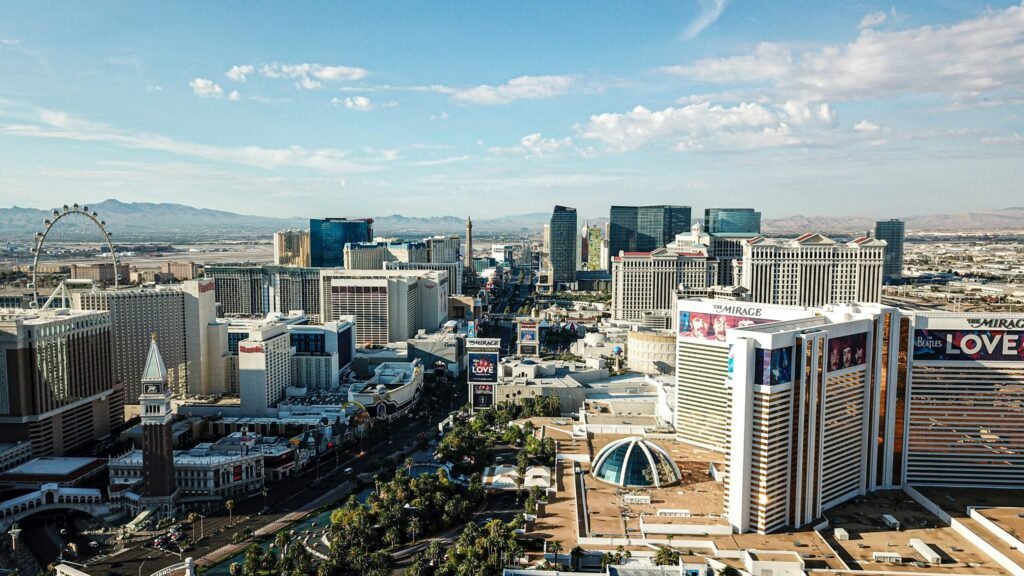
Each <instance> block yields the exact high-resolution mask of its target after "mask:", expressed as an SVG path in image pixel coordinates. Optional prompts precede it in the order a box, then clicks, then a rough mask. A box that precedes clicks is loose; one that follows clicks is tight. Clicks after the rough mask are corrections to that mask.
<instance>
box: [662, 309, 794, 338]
mask: <svg viewBox="0 0 1024 576" xmlns="http://www.w3.org/2000/svg"><path fill="white" fill-rule="evenodd" d="M769 322H775V320H769V319H767V318H753V317H750V316H733V315H730V314H714V313H710V312H691V311H689V310H687V311H682V312H680V313H679V337H680V338H694V339H697V340H717V341H719V342H725V339H726V337H727V336H728V334H729V330H730V329H732V328H744V327H747V326H755V325H757V324H767V323H769Z"/></svg>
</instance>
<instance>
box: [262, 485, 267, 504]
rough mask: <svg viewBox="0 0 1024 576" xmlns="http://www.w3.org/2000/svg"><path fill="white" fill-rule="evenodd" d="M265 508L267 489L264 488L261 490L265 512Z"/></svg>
mask: <svg viewBox="0 0 1024 576" xmlns="http://www.w3.org/2000/svg"><path fill="white" fill-rule="evenodd" d="M266 508H267V489H266V488H265V487H264V488H263V509H264V510H266Z"/></svg>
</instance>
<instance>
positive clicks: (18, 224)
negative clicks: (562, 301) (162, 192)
mask: <svg viewBox="0 0 1024 576" xmlns="http://www.w3.org/2000/svg"><path fill="white" fill-rule="evenodd" d="M88 207H89V210H90V211H95V212H97V213H98V214H99V217H100V218H102V219H103V220H104V221H105V222H106V225H107V229H108V230H109V231H110V232H111V234H113V236H114V238H115V239H121V240H128V239H132V240H140V239H171V238H179V239H181V238H189V237H195V238H224V237H230V236H245V237H252V236H265V235H267V234H271V233H273V232H276V231H278V230H282V229H285V228H300V229H303V228H308V227H309V219H308V218H269V217H265V216H249V215H244V214H236V213H234V212H226V211H223V210H209V209H206V208H194V207H192V206H185V205H182V204H173V203H159V204H156V203H149V202H121V201H119V200H104V201H103V202H98V203H95V204H88ZM46 218H50V211H49V210H39V209H36V208H22V207H19V206H13V207H11V208H0V230H2V231H3V233H4V236H5V238H4V239H5V240H6V239H17V238H22V239H26V238H31V237H32V235H33V234H35V233H36V232H37V231H39V230H41V229H42V226H43V220H45V219H46ZM548 218H549V215H548V214H545V213H533V214H519V215H512V216H504V217H501V218H492V219H479V220H474V221H473V230H474V231H475V232H478V233H481V232H482V233H486V232H518V231H520V230H522V229H524V228H525V229H529V230H536V229H537V228H540V227H541V226H542V225H543V223H545V222H547V219H548ZM465 227H466V220H465V218H464V217H458V216H430V217H413V216H402V215H400V214H393V215H390V216H378V217H374V232H375V233H377V234H409V235H413V234H442V233H458V232H462V231H464V230H465ZM74 228H75V229H80V230H84V232H83V235H84V236H85V237H86V238H88V237H89V234H90V233H91V230H88V229H86V228H83V227H82V226H81V224H80V225H78V226H75V227H74ZM73 236H74V233H73V232H72V233H70V234H68V235H67V237H69V238H70V237H73Z"/></svg>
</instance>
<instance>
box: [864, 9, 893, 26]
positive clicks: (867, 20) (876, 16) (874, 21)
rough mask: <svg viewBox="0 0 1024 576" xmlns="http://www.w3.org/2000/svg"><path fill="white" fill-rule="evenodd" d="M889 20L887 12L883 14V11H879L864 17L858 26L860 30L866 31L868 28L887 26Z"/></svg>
mask: <svg viewBox="0 0 1024 576" xmlns="http://www.w3.org/2000/svg"><path fill="white" fill-rule="evenodd" d="M888 19H889V15H888V14H886V13H885V12H882V11H881V10H879V11H878V12H871V13H869V14H865V15H864V17H863V18H861V20H860V24H858V25H857V28H858V29H860V30H864V29H867V28H875V27H877V26H881V25H882V24H885V21H886V20H888Z"/></svg>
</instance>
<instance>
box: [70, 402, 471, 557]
mask: <svg viewBox="0 0 1024 576" xmlns="http://www.w3.org/2000/svg"><path fill="white" fill-rule="evenodd" d="M455 391H456V393H457V396H452V395H449V396H451V399H450V400H446V401H445V402H443V403H442V406H441V407H440V408H435V409H434V410H432V412H431V414H430V415H429V419H428V417H427V416H423V417H419V418H403V419H401V420H398V421H397V422H394V423H392V424H390V425H388V427H387V429H386V430H385V435H384V438H383V439H381V440H379V441H375V443H374V444H372V445H369V446H364V448H365V453H364V454H362V455H358V454H355V455H349V457H348V458H346V457H345V456H342V457H341V458H340V459H339V462H338V464H337V465H336V466H331V464H330V460H329V459H328V465H327V466H322V467H321V474H322V477H321V478H322V479H321V482H319V483H315V482H313V481H314V480H315V477H316V471H315V467H311V468H310V469H308V470H305V471H304V473H303V474H301V475H298V476H293V477H291V478H288V479H285V480H283V481H281V482H278V483H275V484H270V485H268V492H269V493H268V495H267V498H266V505H267V507H268V508H269V509H270V511H269V512H268V513H267V514H265V515H259V514H258V512H259V511H260V509H262V508H263V498H262V497H260V496H256V497H253V498H250V499H248V500H245V501H241V502H239V503H238V505H237V506H236V507H235V510H234V514H233V525H231V526H230V527H229V525H228V524H229V515H228V513H227V511H226V510H222V511H219V512H215V513H213V514H211V515H210V516H208V517H207V518H206V519H205V520H203V521H202V523H201V524H202V525H201V526H200V523H197V526H196V528H197V531H198V530H199V529H200V528H201V529H202V532H203V533H204V534H205V536H206V537H205V538H204V539H203V540H202V542H200V544H199V545H198V546H196V547H195V548H194V549H187V550H185V552H184V553H183V554H182V555H181V557H182V558H184V557H185V556H191V557H193V558H197V559H198V558H201V557H203V556H205V555H207V554H209V553H210V552H213V551H214V550H217V549H220V548H223V547H224V546H227V545H228V544H230V543H231V536H232V534H234V533H236V532H237V533H242V532H244V531H245V529H246V528H249V529H252V530H253V531H256V530H258V529H259V528H260V527H262V526H265V525H267V524H270V523H271V522H274V521H277V520H279V519H281V518H282V517H283V516H285V515H287V514H289V513H291V512H294V511H295V510H297V509H299V508H302V507H304V506H305V505H306V504H308V503H309V502H312V501H313V500H315V499H317V498H320V497H322V496H323V495H324V494H326V493H327V492H329V491H331V490H333V489H334V488H336V487H337V486H338V485H339V484H341V483H342V482H344V481H345V479H346V478H343V477H342V475H341V473H340V471H341V470H343V469H345V468H346V467H351V468H352V469H353V474H354V475H358V474H362V473H367V472H375V471H377V470H378V469H379V467H380V464H381V461H382V460H383V459H384V458H387V457H388V456H391V455H394V454H396V453H398V452H399V450H400V449H401V448H402V447H404V446H408V445H409V444H411V443H412V442H414V441H415V439H416V436H417V435H418V434H420V433H421V432H426V431H427V430H429V429H430V428H431V427H432V426H435V425H436V424H437V423H438V422H439V421H440V420H442V419H443V418H444V417H445V416H446V415H447V414H448V412H449V411H450V409H451V407H452V406H460V405H462V403H464V402H465V394H466V387H465V386H458V385H456V386H455ZM357 449H358V448H357ZM331 468H333V470H331ZM314 484H316V485H314ZM177 562H180V559H179V556H178V554H177V553H170V552H166V551H163V550H158V549H155V548H153V547H150V546H145V545H142V544H134V545H133V546H132V547H130V548H129V549H127V550H125V551H123V552H121V553H119V554H115V555H110V556H107V557H104V558H102V559H101V560H99V561H97V562H94V563H91V564H89V565H88V566H87V567H85V568H83V570H85V571H86V572H87V573H89V574H96V575H101V574H103V575H111V576H116V575H117V574H122V575H135V574H140V573H153V572H155V571H157V570H159V569H160V568H164V567H166V566H170V565H171V564H175V563H177Z"/></svg>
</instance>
